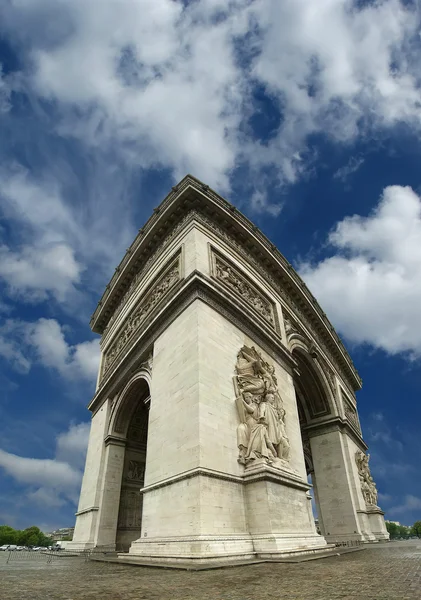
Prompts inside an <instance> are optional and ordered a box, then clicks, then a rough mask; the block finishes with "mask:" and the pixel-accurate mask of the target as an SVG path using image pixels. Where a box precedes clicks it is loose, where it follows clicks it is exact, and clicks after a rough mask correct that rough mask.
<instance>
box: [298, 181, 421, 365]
mask: <svg viewBox="0 0 421 600" xmlns="http://www.w3.org/2000/svg"><path fill="white" fill-rule="evenodd" d="M329 241H330V243H331V244H332V245H333V247H334V248H335V249H336V252H337V253H336V254H335V255H334V256H331V257H330V258H326V259H325V260H323V261H321V262H320V263H318V264H314V265H311V264H303V265H301V267H300V274H301V275H302V277H303V278H304V280H305V281H306V283H307V284H308V286H309V288H310V289H311V291H312V293H313V294H314V295H315V296H316V297H317V299H318V300H319V302H320V304H321V305H322V306H323V309H324V310H325V311H326V313H327V314H328V316H329V318H330V319H331V320H332V322H333V323H334V324H335V326H336V327H337V328H338V329H339V331H340V332H342V333H343V334H344V335H345V336H346V337H347V339H348V340H350V341H352V342H355V343H359V344H362V343H368V344H371V345H373V346H375V347H377V348H381V349H383V350H385V351H386V352H388V353H390V354H396V353H400V352H407V353H410V355H411V357H413V358H419V357H420V356H421V329H420V328H419V327H417V326H415V324H416V323H418V322H419V307H420V306H421V200H420V198H419V197H418V195H417V194H416V193H415V192H414V191H413V190H412V189H411V188H409V187H401V186H390V187H387V188H385V190H384V192H383V194H382V196H381V198H380V201H379V203H378V205H377V207H376V209H375V210H374V211H373V213H372V214H371V215H369V216H368V217H361V216H358V215H354V216H353V217H348V218H345V219H344V220H343V221H341V222H340V223H338V224H337V226H336V228H335V230H334V231H333V232H332V233H331V234H330V236H329Z"/></svg>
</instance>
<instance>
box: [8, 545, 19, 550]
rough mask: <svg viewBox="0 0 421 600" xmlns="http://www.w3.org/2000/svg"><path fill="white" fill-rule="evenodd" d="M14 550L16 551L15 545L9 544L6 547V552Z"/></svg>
mask: <svg viewBox="0 0 421 600" xmlns="http://www.w3.org/2000/svg"><path fill="white" fill-rule="evenodd" d="M16 549H17V546H16V544H10V545H9V547H8V550H16Z"/></svg>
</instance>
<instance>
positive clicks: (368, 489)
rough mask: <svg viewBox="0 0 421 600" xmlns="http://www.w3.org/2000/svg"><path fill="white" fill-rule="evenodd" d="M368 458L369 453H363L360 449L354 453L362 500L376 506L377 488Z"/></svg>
mask: <svg viewBox="0 0 421 600" xmlns="http://www.w3.org/2000/svg"><path fill="white" fill-rule="evenodd" d="M369 460H370V455H369V454H365V453H364V452H361V450H357V452H356V453H355V462H356V463H357V467H358V476H359V478H360V484H361V491H362V493H363V497H364V501H365V503H366V504H368V505H370V506H377V488H376V484H375V482H374V480H373V478H372V476H371V473H370V467H369V465H368V461H369Z"/></svg>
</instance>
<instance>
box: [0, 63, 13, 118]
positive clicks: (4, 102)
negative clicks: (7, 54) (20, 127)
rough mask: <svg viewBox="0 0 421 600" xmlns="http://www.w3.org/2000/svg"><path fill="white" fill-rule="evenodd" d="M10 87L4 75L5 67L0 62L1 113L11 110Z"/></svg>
mask: <svg viewBox="0 0 421 600" xmlns="http://www.w3.org/2000/svg"><path fill="white" fill-rule="evenodd" d="M10 93H11V90H10V87H9V85H8V83H7V82H6V80H5V78H4V76H3V68H2V65H1V63H0V115H1V113H6V112H8V111H9V110H10V107H11V104H10Z"/></svg>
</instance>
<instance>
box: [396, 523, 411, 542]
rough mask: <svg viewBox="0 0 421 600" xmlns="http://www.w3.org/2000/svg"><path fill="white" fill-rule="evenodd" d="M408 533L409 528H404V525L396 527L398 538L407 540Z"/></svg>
mask: <svg viewBox="0 0 421 600" xmlns="http://www.w3.org/2000/svg"><path fill="white" fill-rule="evenodd" d="M410 532H411V528H410V527H406V526H405V525H398V535H399V537H402V538H404V539H407V538H408V537H409V534H410Z"/></svg>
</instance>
